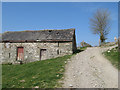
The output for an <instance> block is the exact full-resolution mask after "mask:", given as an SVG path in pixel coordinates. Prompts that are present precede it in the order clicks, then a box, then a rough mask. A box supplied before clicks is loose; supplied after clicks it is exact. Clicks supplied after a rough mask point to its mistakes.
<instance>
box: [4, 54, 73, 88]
mask: <svg viewBox="0 0 120 90" xmlns="http://www.w3.org/2000/svg"><path fill="white" fill-rule="evenodd" d="M71 56H72V55H66V56H63V57H58V58H55V59H49V60H44V61H36V62H31V63H28V64H22V65H2V87H3V88H23V87H24V88H33V87H35V86H39V88H54V87H59V86H60V84H59V83H58V80H60V79H61V78H62V77H63V73H64V66H65V62H66V61H67V59H69V58H71Z"/></svg>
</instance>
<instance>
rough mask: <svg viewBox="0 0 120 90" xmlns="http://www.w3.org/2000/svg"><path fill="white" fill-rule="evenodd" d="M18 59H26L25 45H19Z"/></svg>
mask: <svg viewBox="0 0 120 90" xmlns="http://www.w3.org/2000/svg"><path fill="white" fill-rule="evenodd" d="M17 49H18V50H17V51H18V52H17V60H24V50H23V47H18V48H17Z"/></svg>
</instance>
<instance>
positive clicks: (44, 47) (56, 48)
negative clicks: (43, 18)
mask: <svg viewBox="0 0 120 90" xmlns="http://www.w3.org/2000/svg"><path fill="white" fill-rule="evenodd" d="M0 41H1V43H0V46H2V51H1V52H0V55H1V59H2V63H12V64H15V63H17V62H20V61H22V62H33V61H40V60H46V59H50V58H55V57H59V56H64V55H68V54H73V53H74V52H75V51H76V49H77V48H76V37H75V29H62V30H38V31H14V32H5V33H3V34H2V39H1V40H0Z"/></svg>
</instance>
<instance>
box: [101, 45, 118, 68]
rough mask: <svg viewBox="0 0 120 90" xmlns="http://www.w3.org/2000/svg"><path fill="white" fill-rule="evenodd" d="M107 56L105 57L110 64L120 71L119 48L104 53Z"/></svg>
mask: <svg viewBox="0 0 120 90" xmlns="http://www.w3.org/2000/svg"><path fill="white" fill-rule="evenodd" d="M103 54H104V55H105V57H106V58H107V59H108V60H110V62H111V63H112V64H113V66H115V67H116V68H118V69H119V70H120V66H119V65H118V63H119V61H120V60H119V59H118V58H119V57H118V56H120V53H119V52H118V47H116V48H113V49H111V50H107V51H106V52H104V53H103Z"/></svg>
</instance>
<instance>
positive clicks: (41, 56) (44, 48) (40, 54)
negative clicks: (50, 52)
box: [39, 48, 47, 61]
mask: <svg viewBox="0 0 120 90" xmlns="http://www.w3.org/2000/svg"><path fill="white" fill-rule="evenodd" d="M41 50H46V51H47V49H46V48H43V49H42V48H41V49H40V56H39V58H40V61H41V57H42V56H41Z"/></svg>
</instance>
